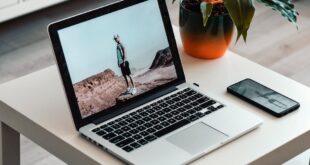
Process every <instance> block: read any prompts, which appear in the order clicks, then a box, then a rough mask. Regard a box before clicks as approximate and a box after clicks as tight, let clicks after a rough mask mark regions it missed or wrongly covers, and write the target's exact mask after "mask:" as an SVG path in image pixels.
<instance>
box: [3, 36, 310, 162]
mask: <svg viewBox="0 0 310 165" xmlns="http://www.w3.org/2000/svg"><path fill="white" fill-rule="evenodd" d="M177 41H178V45H179V47H181V44H180V39H179V35H178V33H177ZM180 53H181V57H182V61H183V64H184V68H185V73H186V77H187V80H188V81H190V82H197V83H199V84H200V86H201V88H202V89H203V90H206V91H208V92H209V93H214V94H217V95H219V96H220V97H221V98H223V99H225V100H226V101H229V102H231V103H233V104H236V105H237V106H239V107H240V108H243V109H245V110H247V111H249V112H251V113H254V114H256V115H258V116H259V117H261V118H262V119H263V120H264V123H263V125H261V126H260V127H259V128H258V129H256V130H254V131H252V132H250V133H249V134H247V135H245V136H242V137H241V138H239V139H237V140H235V141H233V142H231V143H229V144H227V145H225V146H224V147H222V148H220V149H218V150H216V151H214V152H212V153H210V154H208V155H205V156H204V157H202V158H200V159H198V160H197V161H195V162H193V164H200V165H205V164H211V165H215V164H216V165H222V164H223V165H226V164H231V165H234V164H259V165H262V164H264V165H268V164H270V165H274V164H280V163H283V162H284V161H286V160H288V159H290V158H292V157H293V156H295V155H297V154H298V153H301V152H302V151H304V150H306V149H308V148H310V131H309V130H310V89H309V88H308V87H305V86H304V85H301V84H299V83H297V82H295V81H293V80H290V79H288V78H286V77H284V76H282V75H279V74H277V73H275V72H273V71H271V70H269V69H266V68H264V67H262V66H260V65H257V64H255V63H253V62H250V61H248V60H247V59H244V58H242V57H240V56H238V55H237V54H235V53H232V52H227V53H226V55H225V56H224V57H222V58H220V59H217V60H199V59H195V58H192V57H190V56H187V55H184V53H183V51H182V48H180ZM244 78H252V79H254V80H257V81H258V82H261V83H263V84H265V85H267V86H269V87H271V88H272V89H275V90H277V91H279V92H281V93H283V94H284V95H287V96H289V97H291V98H293V99H294V100H297V101H298V102H300V104H301V107H300V109H299V110H298V111H295V112H293V113H291V114H288V115H287V116H285V117H282V118H275V117H273V116H271V115H269V114H267V113H265V112H263V111H261V110H259V109H257V108H255V107H254V106H251V105H249V104H247V103H245V102H243V101H240V100H239V99H237V98H236V97H234V96H232V95H230V94H227V92H226V87H227V86H229V85H231V84H233V83H235V82H237V81H239V80H241V79H244ZM0 100H2V101H3V102H5V103H6V104H4V103H0V121H1V128H2V129H1V131H0V133H1V134H2V136H0V137H2V139H0V147H1V148H2V154H0V155H1V157H2V158H1V157H0V158H1V159H2V163H0V165H8V164H9V165H15V164H19V134H23V135H25V136H26V137H28V138H30V139H31V140H32V141H34V142H35V143H37V144H39V145H40V146H42V147H43V148H45V149H46V150H48V151H49V152H51V153H52V154H54V155H55V156H57V157H58V158H60V159H62V160H63V161H65V162H66V163H68V164H72V165H73V164H74V165H78V164H81V165H86V164H87V165H98V164H107V165H114V164H123V163H122V162H121V161H119V160H117V159H116V158H114V157H113V156H111V155H109V154H108V153H107V152H105V151H103V150H101V149H99V148H98V147H96V146H95V145H93V144H91V143H90V142H88V141H86V140H85V139H84V138H82V137H81V136H80V135H79V134H78V132H77V131H76V130H75V128H74V125H73V121H72V117H71V114H70V110H69V107H68V104H67V101H66V97H65V94H64V91H63V87H62V84H61V80H60V78H59V74H58V70H57V68H56V66H55V65H54V66H51V67H48V68H46V69H43V70H41V71H38V72H35V73H32V74H30V75H27V76H24V77H21V78H19V79H16V80H13V81H11V82H8V83H5V84H2V85H0ZM8 105H9V106H8ZM232 117H238V116H232ZM34 156H35V155H34Z"/></svg>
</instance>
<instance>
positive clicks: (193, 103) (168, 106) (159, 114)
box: [92, 88, 224, 152]
mask: <svg viewBox="0 0 310 165" xmlns="http://www.w3.org/2000/svg"><path fill="white" fill-rule="evenodd" d="M223 107H224V106H223V105H222V104H220V103H218V102H216V101H214V100H212V99H210V98H208V97H207V96H205V95H203V94H201V93H198V92H196V91H194V90H192V89H190V88H186V89H184V90H182V91H180V92H177V93H175V94H172V95H170V96H168V97H166V98H163V99H161V100H158V101H157V102H155V103H152V104H150V105H148V106H145V107H143V108H140V109H138V110H136V111H134V112H132V113H129V114H127V115H125V116H123V117H121V118H118V119H116V120H114V121H111V122H109V123H107V124H104V125H102V126H99V127H97V128H95V129H93V130H92V132H94V133H96V134H97V135H99V136H102V137H103V138H104V139H106V140H109V141H110V142H111V143H114V144H115V145H116V146H118V147H120V148H122V149H123V150H125V151H126V152H131V151H133V150H134V149H137V148H139V147H141V146H143V145H146V144H147V143H150V142H152V141H154V140H156V139H157V138H159V137H162V136H164V135H166V134H168V133H170V132H172V131H174V130H176V129H178V128H181V127H183V126H185V125H187V124H189V123H191V122H194V121H196V120H197V119H199V118H202V117H203V116H205V115H208V114H210V113H212V112H214V111H216V110H218V109H220V108H223Z"/></svg>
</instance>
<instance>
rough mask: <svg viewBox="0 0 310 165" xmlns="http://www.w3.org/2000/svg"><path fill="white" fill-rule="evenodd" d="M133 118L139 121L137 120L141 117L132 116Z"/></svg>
mask: <svg viewBox="0 0 310 165" xmlns="http://www.w3.org/2000/svg"><path fill="white" fill-rule="evenodd" d="M133 118H134V119H136V120H139V119H141V116H140V115H134V116H133Z"/></svg>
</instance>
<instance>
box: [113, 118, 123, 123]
mask: <svg viewBox="0 0 310 165" xmlns="http://www.w3.org/2000/svg"><path fill="white" fill-rule="evenodd" d="M122 120H123V119H122V118H118V119H116V120H115V121H116V122H120V121H122Z"/></svg>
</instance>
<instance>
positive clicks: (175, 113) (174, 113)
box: [171, 110, 180, 115]
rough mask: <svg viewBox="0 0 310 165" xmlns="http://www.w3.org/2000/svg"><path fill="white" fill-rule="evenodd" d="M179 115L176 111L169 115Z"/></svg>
mask: <svg viewBox="0 0 310 165" xmlns="http://www.w3.org/2000/svg"><path fill="white" fill-rule="evenodd" d="M179 113H180V112H179V111H177V110H176V111H172V112H171V114H172V115H178V114H179Z"/></svg>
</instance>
